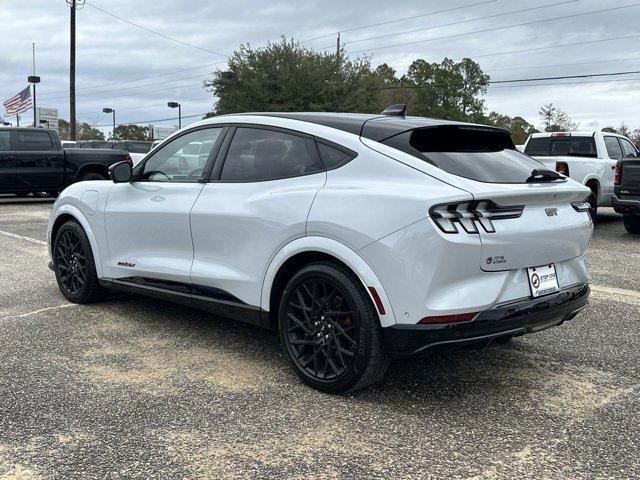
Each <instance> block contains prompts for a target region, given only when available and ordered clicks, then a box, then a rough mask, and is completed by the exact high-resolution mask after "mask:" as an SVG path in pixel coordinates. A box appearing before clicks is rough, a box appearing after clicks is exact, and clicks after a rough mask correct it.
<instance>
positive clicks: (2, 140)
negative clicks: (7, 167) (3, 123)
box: [0, 130, 11, 152]
mask: <svg viewBox="0 0 640 480" xmlns="http://www.w3.org/2000/svg"><path fill="white" fill-rule="evenodd" d="M9 150H11V131H9V130H5V131H2V130H0V152H8V151H9Z"/></svg>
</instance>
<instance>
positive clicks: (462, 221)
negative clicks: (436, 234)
mask: <svg viewBox="0 0 640 480" xmlns="http://www.w3.org/2000/svg"><path fill="white" fill-rule="evenodd" d="M523 210H524V206H522V205H520V206H513V207H501V206H500V205H498V204H496V203H495V202H493V201H491V200H478V201H474V202H460V203H447V204H442V205H434V206H433V207H431V208H430V209H429V216H430V217H431V218H432V219H433V221H434V222H435V224H436V225H437V226H438V228H439V229H440V230H442V231H443V232H444V233H458V227H457V225H460V226H461V227H462V229H463V230H464V231H465V232H467V233H478V227H477V225H476V222H477V223H479V224H480V225H482V228H483V229H484V231H485V232H487V233H495V231H496V229H495V228H494V226H493V223H492V221H493V220H502V219H507V218H518V217H520V216H521V215H522V211H523Z"/></svg>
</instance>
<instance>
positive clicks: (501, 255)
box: [382, 125, 593, 271]
mask: <svg viewBox="0 0 640 480" xmlns="http://www.w3.org/2000/svg"><path fill="white" fill-rule="evenodd" d="M382 143H385V144H387V145H389V146H392V147H395V148H397V149H399V150H402V151H404V152H406V153H410V154H411V155H413V156H414V157H417V158H420V159H421V160H424V161H425V162H426V163H427V164H430V165H432V166H435V167H437V168H438V169H440V170H441V171H442V174H439V175H438V177H439V178H440V179H442V180H444V181H446V182H448V183H450V184H452V185H454V186H456V187H458V188H461V189H463V190H465V191H467V192H469V193H470V194H472V195H473V197H474V202H463V204H454V205H445V206H443V208H440V209H439V210H438V211H434V209H432V211H431V214H432V218H433V217H434V216H437V215H441V214H442V215H445V216H446V215H450V216H451V218H453V220H452V221H453V222H454V223H455V224H456V225H457V230H458V232H459V233H461V234H478V235H479V236H480V241H481V256H480V259H479V262H480V268H482V269H483V270H485V271H501V270H512V269H518V268H526V267H536V266H542V265H547V264H550V263H557V262H562V261H565V260H569V259H572V258H575V257H577V256H580V255H582V254H584V253H585V252H586V250H587V247H588V245H589V241H590V239H591V234H592V229H593V227H592V222H591V218H590V216H589V214H588V212H586V211H585V208H586V206H585V205H580V204H582V202H584V200H585V199H586V198H587V196H588V195H589V193H590V191H589V189H587V188H586V187H584V186H582V185H580V184H578V183H577V182H574V181H573V180H571V179H568V178H566V177H564V176H562V175H559V174H558V173H556V172H555V171H554V170H552V169H550V168H548V167H546V166H545V165H543V164H541V163H540V162H538V161H536V160H534V159H532V158H531V157H529V156H527V155H524V154H522V153H520V152H518V151H517V150H516V149H515V145H514V144H513V141H512V140H511V137H510V135H509V133H508V132H505V131H503V130H498V129H492V128H488V127H477V126H464V125H460V126H451V125H447V126H438V127H429V128H419V129H414V130H412V131H410V132H404V133H403V134H400V135H396V136H394V137H392V138H389V139H386V140H384V141H383V142H382ZM431 170H432V171H433V169H431ZM425 171H427V170H425ZM436 223H437V222H436Z"/></svg>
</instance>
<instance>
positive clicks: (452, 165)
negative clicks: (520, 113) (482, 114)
mask: <svg viewBox="0 0 640 480" xmlns="http://www.w3.org/2000/svg"><path fill="white" fill-rule="evenodd" d="M383 143H385V144H387V145H389V146H391V147H394V148H397V149H399V150H402V151H404V152H407V153H410V154H412V155H414V156H416V157H418V158H421V159H422V160H425V161H427V162H429V163H431V164H432V165H435V166H436V167H438V168H440V169H441V170H444V171H445V172H448V173H451V174H453V175H458V176H460V177H464V178H469V179H471V180H477V181H480V182H487V183H526V182H527V180H528V179H529V178H530V177H531V176H532V174H533V171H534V170H548V169H547V168H546V167H545V166H544V165H543V164H541V163H540V162H538V161H536V160H534V159H533V158H531V157H528V156H527V155H524V154H522V153H520V152H518V151H517V150H516V148H515V145H514V144H513V140H512V139H511V136H510V135H509V134H508V133H507V132H505V131H502V130H497V129H489V128H482V127H458V126H443V127H432V128H421V129H416V130H412V131H410V132H405V133H403V134H400V135H396V136H395V137H392V138H389V139H387V140H385V141H383Z"/></svg>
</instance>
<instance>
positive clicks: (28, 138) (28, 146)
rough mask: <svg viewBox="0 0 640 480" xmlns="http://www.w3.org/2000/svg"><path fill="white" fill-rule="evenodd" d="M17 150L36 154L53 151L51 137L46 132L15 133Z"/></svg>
mask: <svg viewBox="0 0 640 480" xmlns="http://www.w3.org/2000/svg"><path fill="white" fill-rule="evenodd" d="M17 139H18V150H21V151H26V152H38V151H43V150H53V149H54V147H53V144H52V143H51V137H50V136H49V134H48V133H47V132H24V131H23V132H21V131H18V132H17Z"/></svg>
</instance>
